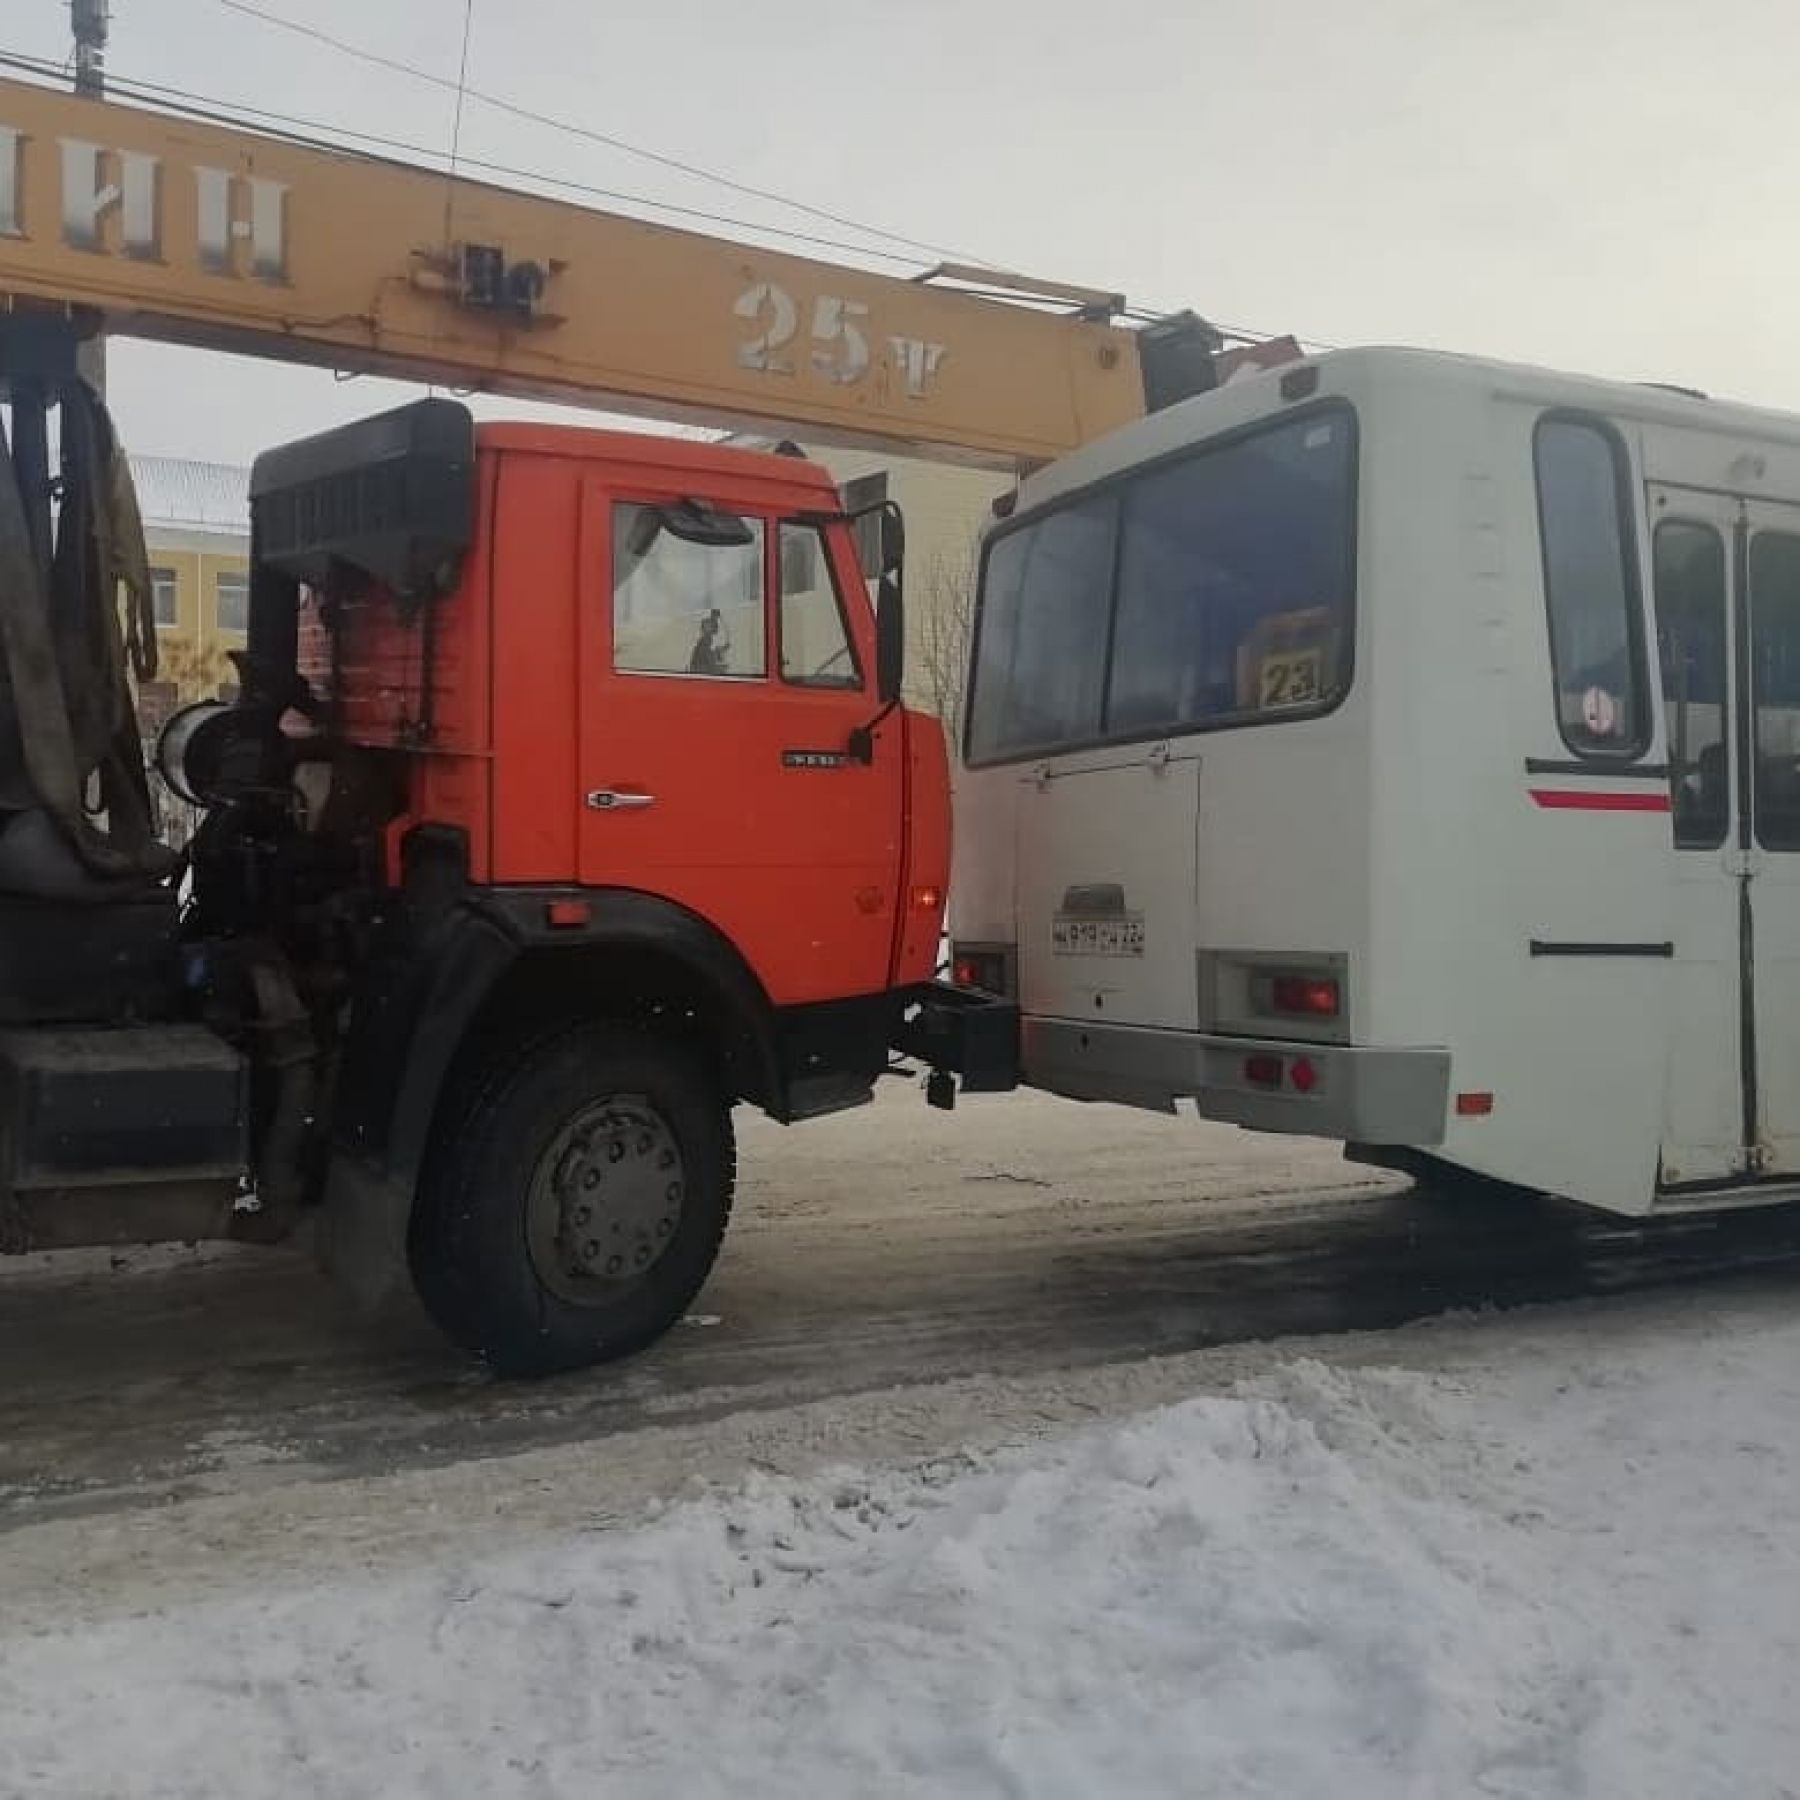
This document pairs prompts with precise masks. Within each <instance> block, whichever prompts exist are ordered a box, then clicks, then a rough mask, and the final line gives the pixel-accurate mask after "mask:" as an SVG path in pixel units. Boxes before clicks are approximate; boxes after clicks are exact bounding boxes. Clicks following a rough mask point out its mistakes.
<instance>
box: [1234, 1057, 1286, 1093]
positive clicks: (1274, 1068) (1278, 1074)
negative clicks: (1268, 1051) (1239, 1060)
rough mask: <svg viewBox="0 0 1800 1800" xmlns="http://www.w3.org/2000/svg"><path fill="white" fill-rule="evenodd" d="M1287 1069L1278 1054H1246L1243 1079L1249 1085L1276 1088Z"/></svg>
mask: <svg viewBox="0 0 1800 1800" xmlns="http://www.w3.org/2000/svg"><path fill="white" fill-rule="evenodd" d="M1286 1073H1287V1071H1286V1069H1285V1067H1284V1066H1283V1064H1282V1061H1281V1058H1280V1057H1279V1056H1246V1057H1245V1058H1244V1080H1245V1081H1246V1082H1248V1083H1249V1084H1250V1086H1251V1087H1259V1088H1278V1087H1280V1086H1281V1084H1282V1080H1283V1078H1284V1077H1285V1075H1286Z"/></svg>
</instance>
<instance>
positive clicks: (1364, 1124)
mask: <svg viewBox="0 0 1800 1800" xmlns="http://www.w3.org/2000/svg"><path fill="white" fill-rule="evenodd" d="M1020 1050H1021V1057H1020V1061H1021V1065H1022V1070H1023V1074H1024V1078H1025V1081H1026V1083H1027V1084H1028V1085H1029V1086H1031V1087H1037V1088H1043V1089H1044V1090H1046V1091H1047V1092H1049V1093H1053V1094H1063V1095H1066V1096H1067V1097H1068V1098H1069V1099H1072V1100H1110V1101H1114V1102H1117V1103H1118V1104H1120V1105H1125V1106H1145V1107H1151V1108H1154V1109H1156V1110H1158V1111H1162V1112H1168V1111H1171V1110H1173V1107H1174V1104H1175V1102H1176V1101H1177V1100H1192V1101H1193V1102H1194V1103H1195V1105H1196V1106H1197V1107H1198V1108H1199V1111H1200V1114H1201V1116H1202V1117H1203V1118H1208V1119H1219V1120H1222V1121H1224V1122H1225V1123H1227V1124H1232V1125H1243V1126H1247V1127H1248V1128H1249V1129H1250V1130H1252V1131H1273V1132H1285V1133H1289V1134H1292V1135H1296V1136H1302V1137H1323V1138H1338V1139H1342V1140H1345V1141H1347V1142H1354V1143H1361V1144H1399V1145H1409V1146H1418V1147H1426V1146H1429V1145H1433V1144H1441V1143H1442V1142H1443V1141H1444V1127H1445V1120H1446V1116H1447V1112H1448V1108H1449V1099H1450V1054H1449V1052H1448V1051H1446V1050H1429V1049H1420V1050H1387V1049H1380V1050H1377V1049H1368V1048H1364V1047H1361V1046H1357V1045H1349V1044H1313V1043H1298V1042H1291V1041H1285V1040H1280V1039H1264V1038H1243V1037H1222V1036H1218V1035H1215V1034H1212V1033H1208V1032H1200V1031H1168V1030H1163V1029H1160V1028H1157V1027H1153V1026H1143V1025H1088V1024H1081V1023H1077V1022H1075V1021H1073V1020H1069V1019H1045V1018H1033V1017H1029V1016H1027V1017H1026V1018H1024V1019H1022V1020H1021V1021H1020Z"/></svg>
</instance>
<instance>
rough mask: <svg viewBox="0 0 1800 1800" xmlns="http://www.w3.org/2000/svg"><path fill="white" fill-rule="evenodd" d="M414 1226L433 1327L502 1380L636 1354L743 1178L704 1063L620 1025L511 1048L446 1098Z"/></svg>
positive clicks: (413, 1245) (721, 1101)
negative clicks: (733, 1190)
mask: <svg viewBox="0 0 1800 1800" xmlns="http://www.w3.org/2000/svg"><path fill="white" fill-rule="evenodd" d="M446 1100H447V1104H446V1105H445V1107H444V1109H443V1113H442V1115H441V1117H440V1123H439V1127H438V1130H437V1132H436V1133H435V1134H434V1139H433V1142H432V1145H431V1148H430V1152H429V1154H428V1156H427V1158H426V1166H425V1171H424V1175H423V1179H422V1180H421V1182H420V1186H419V1194H418V1200H417V1203H416V1205H415V1207H414V1211H413V1218H412V1226H411V1231H410V1233H409V1243H408V1250H409V1257H410V1261H411V1265H412V1274H413V1280H414V1283H415V1284H416V1286H417V1288H418V1291H419V1298H420V1300H421V1301H422V1302H423V1304H424V1307H425V1310H426V1311H427V1312H428V1313H429V1314H430V1315H431V1317H432V1318H433V1320H435V1322H436V1323H437V1325H438V1327H439V1328H440V1329H441V1330H442V1331H443V1332H444V1333H445V1334H446V1335H447V1336H448V1337H449V1338H450V1339H451V1340H452V1341H453V1342H455V1343H457V1344H459V1345H460V1346H461V1347H462V1348H463V1349H465V1350H468V1351H470V1352H471V1353H472V1354H474V1355H475V1356H477V1357H479V1358H480V1359H481V1360H482V1361H483V1362H485V1363H486V1364H487V1365H488V1367H489V1368H491V1369H492V1370H493V1371H494V1372H495V1373H496V1374H499V1375H505V1376H533V1375H549V1374H554V1373H556V1372H558V1371H560V1370H565V1369H575V1368H581V1367H584V1366H586V1365H588V1364H590V1363H597V1362H605V1361H608V1360H610V1359H612V1358H614V1357H620V1356H628V1355H630V1354H631V1353H632V1352H633V1351H635V1350H640V1349H642V1348H643V1347H644V1346H645V1345H646V1344H649V1343H651V1342H653V1341H654V1340H655V1339H656V1338H658V1337H660V1336H661V1335H662V1334H663V1332H665V1331H667V1330H668V1328H669V1327H670V1326H671V1325H673V1324H674V1323H676V1321H677V1320H679V1319H680V1318H681V1317H682V1315H683V1314H684V1313H685V1312H686V1310H687V1308H688V1305H689V1303H690V1302H691V1301H692V1300H693V1298H694V1296H695V1295H696V1294H697V1293H699V1291H700V1288H701V1286H702V1285H703V1283H704V1282H705V1280H706V1277H707V1275H708V1274H709V1273H710V1272H711V1269H712V1265H713V1260H714V1258H715V1257H716V1256H717V1255H718V1251H719V1244H720V1241H721V1240H722V1239H723V1237H724V1235H725V1225H726V1221H727V1219H728V1218H729V1217H730V1213H731V1195H732V1187H733V1184H734V1181H735V1178H736V1172H737V1156H736V1149H735V1145H734V1142H733V1137H732V1129H731V1112H730V1108H729V1106H728V1104H727V1102H726V1099H725V1096H724V1094H723V1093H722V1091H721V1090H720V1087H719V1084H718V1081H717V1080H716V1079H715V1078H714V1076H713V1075H712V1074H711V1072H710V1071H709V1070H708V1069H707V1067H706V1065H705V1063H704V1062H703V1061H702V1059H701V1058H700V1057H699V1056H698V1055H696V1054H695V1053H694V1052H693V1051H692V1050H690V1049H688V1048H687V1047H686V1046H685V1045H682V1044H680V1043H678V1042H676V1041H675V1040H673V1039H671V1038H669V1037H667V1036H662V1035H658V1034H656V1033H654V1032H650V1031H645V1030H637V1029H633V1028H632V1027H630V1026H627V1025H613V1024H599V1025H582V1026H577V1027H573V1028H570V1029H568V1030H565V1031H562V1032H559V1033H557V1034H555V1035H552V1036H549V1037H545V1038H540V1039H538V1040H536V1041H535V1042H532V1043H529V1044H527V1045H525V1046H522V1047H520V1048H517V1049H515V1050H514V1051H513V1052H512V1054H511V1055H510V1056H508V1057H505V1058H503V1059H501V1060H499V1061H497V1062H496V1063H495V1064H494V1065H493V1066H492V1067H490V1068H488V1069H486V1070H483V1071H481V1072H479V1073H478V1074H476V1075H475V1076H474V1077H473V1078H472V1079H471V1080H470V1081H468V1082H467V1083H466V1084H458V1086H457V1089H456V1090H453V1091H452V1092H451V1093H450V1094H449V1095H447V1096H446Z"/></svg>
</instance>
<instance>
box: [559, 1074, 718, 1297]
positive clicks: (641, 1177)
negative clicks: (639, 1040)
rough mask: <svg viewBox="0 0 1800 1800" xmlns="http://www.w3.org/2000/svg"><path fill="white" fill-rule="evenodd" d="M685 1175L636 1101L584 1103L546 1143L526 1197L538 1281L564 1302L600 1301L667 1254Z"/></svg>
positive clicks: (659, 1126) (652, 1112)
mask: <svg viewBox="0 0 1800 1800" xmlns="http://www.w3.org/2000/svg"><path fill="white" fill-rule="evenodd" d="M686 1178H687V1171H686V1168H685V1166H684V1165H683V1162H682V1156H681V1147H680V1145H679V1144H678V1143H677V1142H676V1141H675V1134H674V1133H673V1132H672V1131H671V1130H670V1129H669V1126H668V1123H667V1121H666V1120H665V1119H664V1118H663V1116H662V1114H661V1113H659V1112H658V1111H657V1110H656V1108H655V1107H654V1106H652V1105H651V1104H650V1102H649V1101H648V1100H646V1099H644V1098H642V1097H641V1096H639V1095H635V1094H632V1095H625V1094H617V1095H612V1096H609V1097H608V1098H607V1099H605V1100H603V1101H598V1102H596V1103H595V1104H594V1105H592V1106H588V1107H584V1108H583V1109H582V1110H581V1111H580V1112H578V1113H576V1114H575V1115H574V1116H573V1117H571V1118H570V1119H569V1121H568V1122H567V1123H566V1124H565V1125H564V1126H563V1128H562V1129H561V1130H560V1131H559V1132H558V1133H557V1134H556V1136H555V1137H554V1138H553V1139H552V1140H551V1142H550V1144H549V1145H548V1147H547V1148H546V1149H545V1151H544V1154H543V1156H542V1157H541V1158H539V1161H538V1167H537V1171H536V1173H535V1175H534V1176H533V1178H532V1183H531V1191H530V1193H529V1195H528V1197H527V1202H526V1206H527V1212H526V1237H527V1242H528V1244H529V1246H530V1250H531V1260H532V1264H533V1266H534V1267H535V1268H536V1270H537V1274H538V1279H539V1280H540V1281H542V1282H543V1284H544V1285H545V1286H546V1287H547V1288H549V1289H550V1290H551V1292H552V1293H555V1294H557V1295H558V1296H560V1297H561V1298H562V1299H564V1300H569V1301H572V1302H574V1303H575V1304H576V1305H578V1306H581V1305H588V1306H592V1305H597V1304H600V1303H602V1302H604V1301H608V1300H610V1299H612V1298H613V1297H614V1295H615V1294H616V1292H617V1290H618V1288H619V1286H620V1285H621V1284H623V1283H626V1282H631V1281H635V1280H636V1279H637V1278H638V1277H639V1276H640V1275H643V1274H644V1273H646V1271H648V1270H649V1269H650V1268H651V1267H652V1266H653V1265H654V1264H655V1263H656V1262H657V1260H658V1259H659V1258H660V1257H661V1256H662V1255H663V1253H664V1252H665V1251H666V1250H667V1249H668V1247H669V1245H670V1244H671V1243H672V1242H673V1240H674V1237H675V1228H676V1225H677V1224H678V1223H679V1222H680V1219H681V1205H682V1197H683V1194H684V1192H685V1190H686Z"/></svg>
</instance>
